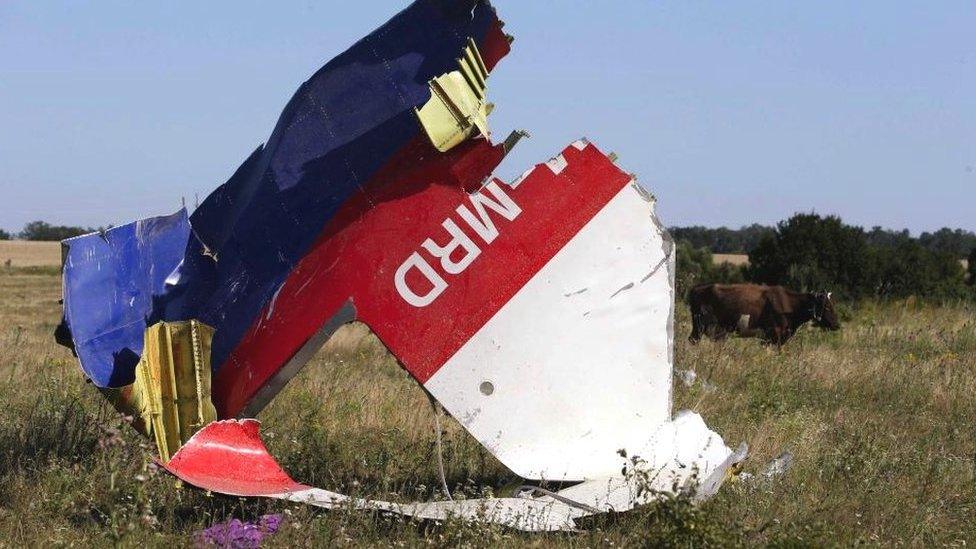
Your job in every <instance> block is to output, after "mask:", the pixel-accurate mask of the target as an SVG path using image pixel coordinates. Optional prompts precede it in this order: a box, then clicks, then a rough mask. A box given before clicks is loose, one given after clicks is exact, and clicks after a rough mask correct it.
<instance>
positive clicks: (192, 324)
mask: <svg viewBox="0 0 976 549" xmlns="http://www.w3.org/2000/svg"><path fill="white" fill-rule="evenodd" d="M212 340H213V328H211V327H210V326H207V325H206V324H203V323H201V322H198V321H196V320H189V321H185V322H160V323H159V324H155V325H153V326H150V327H149V328H147V329H146V337H145V345H144V347H143V353H142V358H141V360H140V361H139V364H138V366H137V367H136V382H135V385H134V387H133V390H132V402H133V403H134V404H137V405H138V406H139V407H140V416H141V417H140V419H141V422H142V423H143V425H146V426H147V427H148V430H149V431H150V432H151V433H152V435H153V437H154V438H155V439H156V446H157V447H158V448H159V456H160V458H161V459H162V460H163V462H164V463H165V462H167V461H169V459H170V457H171V456H172V455H173V454H175V453H176V451H177V450H179V448H180V447H181V446H182V445H183V444H184V443H185V442H186V441H187V440H189V439H190V437H191V436H193V434H194V433H196V432H197V431H199V430H200V429H201V428H202V427H203V426H205V425H207V424H208V423H210V422H212V421H214V420H216V419H217V411H216V409H215V408H214V405H213V402H212V401H211V398H210V343H211V341H212Z"/></svg>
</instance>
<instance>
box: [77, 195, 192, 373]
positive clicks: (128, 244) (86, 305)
mask: <svg viewBox="0 0 976 549" xmlns="http://www.w3.org/2000/svg"><path fill="white" fill-rule="evenodd" d="M189 236H190V223H189V220H188V219H187V215H186V210H180V211H178V212H176V213H175V214H173V215H168V216H162V217H154V218H150V219H144V220H141V221H136V222H134V223H130V224H128V225H123V226H121V227H115V228H112V229H109V230H107V231H105V232H104V233H94V234H88V235H83V236H79V237H75V238H70V239H68V240H65V241H64V243H63V245H64V247H65V248H66V250H65V253H64V266H63V284H64V287H63V289H62V293H63V295H64V318H65V322H66V324H67V326H68V327H69V328H70V330H71V337H72V343H73V349H74V352H75V354H77V355H78V359H79V362H80V363H81V367H82V369H84V371H85V374H86V375H87V376H88V377H89V379H91V380H92V381H93V382H94V383H95V385H97V386H98V387H122V386H125V385H130V384H131V383H132V382H133V381H135V369H136V364H138V363H139V357H140V356H142V350H143V337H144V334H145V331H146V328H147V327H148V326H150V325H152V324H155V322H156V321H158V320H159V318H158V317H157V316H155V315H154V313H153V311H154V310H155V307H156V304H157V303H158V302H159V300H160V299H162V298H163V296H164V295H165V294H166V292H167V279H168V278H169V277H170V274H171V273H172V272H173V271H174V270H175V269H176V268H177V266H179V264H180V262H181V261H182V259H183V251H184V249H185V248H186V242H187V239H188V238H189Z"/></svg>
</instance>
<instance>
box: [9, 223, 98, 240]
mask: <svg viewBox="0 0 976 549" xmlns="http://www.w3.org/2000/svg"><path fill="white" fill-rule="evenodd" d="M96 230H100V229H92V228H90V227H67V226H64V225H51V224H50V223H48V222H46V221H31V222H30V223H27V224H26V225H24V229H23V230H22V231H21V232H20V237H21V238H23V239H24V240H64V239H66V238H71V237H75V236H78V235H82V234H87V233H91V232H95V231H96Z"/></svg>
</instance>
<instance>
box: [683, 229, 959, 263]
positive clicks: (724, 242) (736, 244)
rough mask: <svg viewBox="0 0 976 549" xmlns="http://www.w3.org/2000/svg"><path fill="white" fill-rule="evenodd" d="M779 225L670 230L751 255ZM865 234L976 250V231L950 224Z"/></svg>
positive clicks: (892, 242)
mask: <svg viewBox="0 0 976 549" xmlns="http://www.w3.org/2000/svg"><path fill="white" fill-rule="evenodd" d="M776 229H777V227H770V226H767V225H759V224H752V225H746V226H743V227H740V228H738V229H730V228H728V227H718V228H710V227H702V226H700V225H695V226H691V227H671V228H670V229H668V230H669V231H670V232H671V236H672V237H673V238H674V239H675V240H676V241H686V242H688V243H689V244H691V245H692V246H693V247H695V248H708V249H709V250H710V251H711V252H712V253H715V254H747V253H749V252H751V251H752V250H754V249H756V246H758V245H759V242H760V241H761V240H762V239H763V238H766V237H768V236H772V235H773V234H774V233H775V232H776ZM864 237H865V239H866V240H867V243H868V244H870V245H871V246H882V247H897V246H899V245H902V244H903V243H904V242H906V241H909V240H916V241H917V242H918V243H919V244H920V245H922V246H923V247H924V248H927V249H929V250H932V251H936V252H950V253H954V254H956V255H957V256H958V257H959V259H963V258H965V257H967V256H968V255H969V254H970V253H971V252H972V250H973V249H976V233H974V232H972V231H966V230H963V229H950V228H948V227H945V228H942V229H939V230H938V231H935V232H923V233H922V234H921V235H919V236H918V238H914V237H912V236H911V234H910V233H909V232H908V229H904V230H901V231H895V230H891V229H885V228H882V227H877V226H876V227H873V228H872V229H871V230H870V231H864Z"/></svg>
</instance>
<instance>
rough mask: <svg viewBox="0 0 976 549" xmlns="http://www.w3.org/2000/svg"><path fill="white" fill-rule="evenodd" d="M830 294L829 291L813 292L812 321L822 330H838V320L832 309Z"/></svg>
mask: <svg viewBox="0 0 976 549" xmlns="http://www.w3.org/2000/svg"><path fill="white" fill-rule="evenodd" d="M831 295H832V294H831V292H818V293H815V294H813V311H812V313H813V323H814V324H815V325H816V326H819V327H820V328H823V329H824V330H840V320H838V319H837V313H836V312H835V311H834V300H833V299H831Z"/></svg>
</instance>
